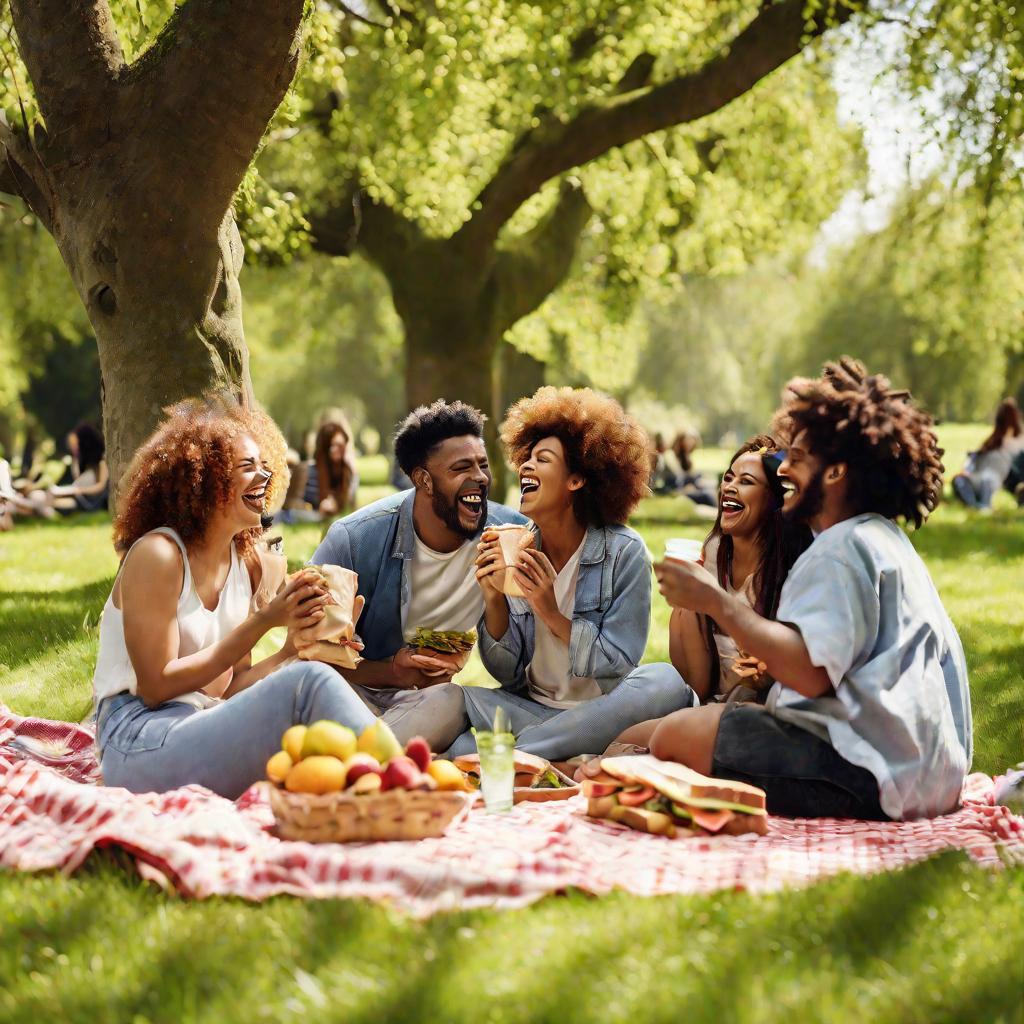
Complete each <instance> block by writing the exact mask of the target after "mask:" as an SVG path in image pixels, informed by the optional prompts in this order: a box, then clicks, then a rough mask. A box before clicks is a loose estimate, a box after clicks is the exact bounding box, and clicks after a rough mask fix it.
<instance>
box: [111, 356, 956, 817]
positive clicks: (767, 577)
mask: <svg viewBox="0 0 1024 1024" xmlns="http://www.w3.org/2000/svg"><path fill="white" fill-rule="evenodd" d="M500 434H501V440H502V442H503V445H504V449H505V453H506V455H507V458H508V460H509V462H510V464H511V465H512V466H513V467H514V468H515V470H516V473H517V474H518V480H519V485H520V488H519V489H520V507H519V510H518V511H517V510H514V509H511V508H508V507H506V506H504V505H501V504H498V503H496V502H494V501H491V500H490V495H489V490H490V487H491V483H492V478H491V471H490V468H489V466H488V461H487V452H486V449H485V446H484V441H483V417H482V416H481V414H480V413H479V412H478V411H477V410H475V409H473V408H472V407H470V406H468V405H465V404H463V403H461V402H457V401H456V402H444V401H437V402H435V403H434V404H432V405H430V406H428V407H421V408H419V409H416V410H415V411H414V412H413V413H411V414H410V415H409V416H408V417H407V418H406V420H405V421H404V422H403V423H402V424H401V425H400V426H399V428H398V431H397V434H396V436H395V439H394V449H395V457H396V460H397V462H398V464H399V465H400V467H401V469H402V470H403V472H404V473H405V474H406V475H407V476H408V478H409V479H410V481H411V483H412V487H411V488H410V489H408V490H405V491H403V492H400V493H397V494H394V495H391V496H389V497H386V498H384V499H382V500H380V501H377V502H374V503H373V504H371V505H368V506H367V507H364V508H362V509H359V510H358V511H355V512H353V513H351V514H349V515H347V516H345V517H344V518H341V519H339V520H337V521H336V522H335V523H334V524H333V525H332V526H331V527H330V529H329V531H328V532H327V534H326V536H325V537H324V539H323V541H322V543H321V544H320V546H319V547H318V548H317V550H316V552H315V553H314V554H313V556H312V559H311V560H310V564H311V565H337V566H342V567H345V568H347V569H350V570H354V571H355V572H356V573H358V580H359V582H358V597H357V598H356V611H355V614H356V616H357V619H358V622H357V630H358V636H359V639H360V641H361V645H362V649H361V655H362V660H361V661H360V662H359V664H358V665H357V666H356V667H355V668H354V669H351V670H346V671H344V672H342V671H339V670H338V669H337V668H335V667H333V666H331V665H328V664H325V663H322V662H319V661H307V660H301V659H298V658H296V639H297V638H300V637H301V635H302V633H303V631H308V630H309V629H310V628H311V627H312V626H315V624H316V623H317V622H318V621H319V619H320V618H321V617H322V616H323V615H324V605H325V602H327V601H329V600H330V598H329V596H328V594H327V592H326V591H325V586H324V583H323V579H322V577H320V576H318V575H317V574H315V573H313V572H311V571H299V572H298V573H295V574H293V575H292V576H291V577H288V578H287V579H286V581H285V582H284V583H283V584H282V585H281V587H280V589H278V590H277V591H276V592H274V593H271V592H269V590H268V587H267V585H266V583H267V574H266V572H265V562H264V560H263V558H262V557H261V551H262V549H263V528H262V526H261V516H264V515H265V514H266V511H267V510H268V509H269V508H274V507H276V505H277V504H280V500H281V495H282V494H283V492H284V488H285V487H286V486H287V479H286V477H287V471H286V468H285V453H286V448H285V444H284V441H283V439H282V437H281V435H280V433H279V431H278V430H277V428H276V427H275V426H274V424H273V422H272V421H271V420H270V419H269V417H267V416H266V415H265V414H264V413H262V412H261V411H259V410H258V409H253V408H248V409H243V408H239V407H235V406H231V405H227V404H220V403H217V402H215V401H204V402H188V403H183V404H181V405H178V406H175V407H173V408H172V409H170V410H169V412H168V416H167V419H166V421H165V422H164V423H163V424H162V425H161V426H160V427H159V428H158V429H157V431H156V432H155V434H154V435H153V436H152V437H151V438H150V439H149V441H148V442H147V443H146V444H145V445H143V446H142V448H141V449H140V450H139V452H138V453H137V455H136V457H135V459H134V461H133V463H132V465H131V467H130V469H129V470H128V472H127V474H126V476H125V477H124V480H123V483H122V487H121V495H120V499H119V502H118V507H117V513H116V516H115V520H114V540H115V546H116V547H117V549H118V551H119V552H120V554H121V557H122V562H121V568H120V571H119V573H118V576H117V578H116V580H115V583H114V586H113V590H112V592H111V594H110V597H109V599H108V601H107V604H106V607H105V609H104V613H103V618H102V623H101V629H100V647H99V656H98V661H97V666H96V673H95V679H94V692H95V700H96V705H97V745H98V748H99V751H100V755H101V761H102V769H103V775H104V779H105V781H106V783H107V784H108V785H114V786H124V787H126V788H128V789H130V790H133V791H151V790H157V791H161V790H167V789H171V788H175V787H178V786H182V785H185V784H189V783H199V784H202V785H204V786H207V787H208V788H210V789H212V790H214V791H216V792H218V793H220V794H222V795H224V796H227V797H231V798H234V797H237V796H238V795H239V794H241V793H242V792H243V791H244V790H245V789H246V788H247V787H248V786H249V785H251V784H252V783H253V782H254V781H256V780H257V779H258V778H260V777H261V776H262V774H263V769H264V765H265V762H266V760H267V758H268V757H269V756H270V755H271V754H272V753H273V752H274V751H275V750H276V749H278V746H279V742H280V736H281V734H282V733H283V732H284V730H285V729H286V728H288V727H289V726H291V725H293V724H297V723H311V722H314V721H316V720H318V719H325V718H326V719H333V720H336V721H339V722H342V723H344V724H346V725H348V726H350V727H351V728H353V729H354V730H356V731H357V732H358V731H360V730H362V729H363V728H365V727H366V726H367V725H369V724H370V723H372V722H373V721H374V719H375V717H381V718H383V719H384V720H385V721H386V722H388V723H389V725H390V726H391V728H392V730H393V731H394V732H395V734H396V735H397V737H398V738H399V739H400V740H402V741H407V740H408V739H409V738H411V737H412V736H414V735H422V736H424V737H426V738H427V740H428V741H429V743H430V745H431V747H432V748H433V749H435V750H439V751H448V753H449V756H456V755H458V754H460V753H465V752H468V751H471V750H472V749H473V748H474V739H473V735H472V732H471V731H470V730H471V728H473V727H476V728H478V729H480V728H484V729H487V728H490V726H491V722H492V721H493V719H494V716H495V712H496V710H497V709H498V708H499V707H500V708H502V709H504V710H505V712H506V713H507V715H508V718H509V720H510V721H511V728H512V731H513V732H514V733H515V735H516V743H517V746H518V747H520V748H521V749H523V750H526V751H528V752H530V753H533V754H537V755H540V756H542V757H544V758H547V759H548V760H551V761H555V762H562V763H566V762H568V763H569V764H568V766H569V767H570V769H571V770H574V771H575V772H576V773H577V775H578V776H585V775H586V774H588V773H589V772H591V771H592V770H594V767H595V766H596V765H597V764H598V763H599V762H598V759H597V757H596V756H595V755H601V754H602V753H604V752H606V751H608V750H612V751H620V750H624V749H638V748H642V749H648V750H650V751H651V752H652V753H653V754H654V755H655V756H657V757H659V758H663V759H666V760H673V761H677V762H680V763H682V764H685V765H687V766H689V767H690V768H693V769H695V770H696V771H698V772H701V773H703V774H705V775H711V776H715V777H719V778H728V779H735V780H740V781H743V782H748V783H752V784H754V785H756V786H759V787H761V788H763V789H764V790H765V792H766V794H767V806H768V809H769V811H770V812H772V813H776V814H782V815H789V816H799V817H813V816H828V817H854V818H869V819H877V820H884V819H910V818H919V817H931V816H935V815H940V814H943V813H945V812H947V811H950V810H952V809H954V808H955V807H956V806H957V805H958V801H959V798H960V792H961V788H962V784H963V781H964V777H965V775H966V772H967V770H968V768H969V765H970V761H971V755H972V738H971V708H970V697H969V691H968V684H967V671H966V665H965V661H964V655H963V650H962V647H961V644H960V640H959V638H958V636H957V633H956V630H955V629H954V627H953V625H952V623H951V622H950V619H949V617H948V615H947V614H946V612H945V610H944V609H943V606H942V602H941V600H940V598H939V595H938V593H937V592H936V589H935V586H934V585H933V583H932V580H931V578H930V577H929V574H928V571H927V569H926V568H925V566H924V563H923V562H922V561H921V559H920V557H919V556H918V555H917V553H916V552H915V550H914V548H913V546H912V544H911V543H910V540H909V539H908V537H907V535H906V533H905V532H904V531H903V529H901V527H900V526H899V525H897V520H903V521H905V523H906V524H908V525H909V526H912V527H915V528H916V527H920V526H921V525H922V524H923V523H924V521H925V519H926V518H927V516H928V514H929V513H930V512H931V511H932V510H933V509H934V508H935V506H936V504H937V503H938V501H939V500H940V495H941V490H942V474H943V467H942V462H941V455H942V452H941V450H940V449H939V447H938V445H937V441H936V435H935V431H934V427H933V423H932V420H931V418H930V417H929V416H928V415H927V414H926V413H925V412H924V411H922V410H921V409H920V408H918V407H917V406H916V405H915V404H914V402H913V401H912V399H911V398H910V396H909V395H908V394H907V393H906V392H903V391H897V390H894V389H892V388H891V387H890V385H889V382H888V381H887V380H886V379H885V378H884V377H881V376H877V375H869V374H868V373H867V372H866V370H865V368H864V367H863V366H862V365H860V364H859V363H856V362H854V361H852V360H846V359H844V360H842V361H841V362H840V363H837V364H829V365H827V366H826V367H825V369H824V372H823V374H822V376H821V377H819V378H817V379H802V378H801V379H796V380H794V381H791V382H790V383H789V385H788V386H787V390H786V392H785V394H784V399H783V404H782V407H781V408H780V410H779V411H778V413H777V415H776V417H775V420H774V422H773V424H772V430H771V434H770V435H768V434H766V435H763V436H758V437H755V438H752V439H751V440H750V441H748V442H747V443H746V444H744V445H743V446H741V448H740V450H739V451H738V452H736V454H735V456H734V457H733V458H732V460H731V462H730V465H729V467H728V470H727V472H726V473H725V475H724V477H723V480H722V483H721V487H720V492H719V496H718V509H717V519H716V520H715V523H714V527H713V529H712V530H711V533H710V535H709V536H708V538H707V540H706V542H705V543H704V545H703V558H702V559H701V560H690V561H688V560H682V559H674V558H665V559H659V560H657V561H656V562H655V564H654V566H653V570H654V571H653V578H652V572H651V568H652V566H651V555H650V553H649V552H648V550H647V547H646V546H645V544H644V542H643V540H642V539H641V537H640V536H639V535H638V534H637V533H636V532H634V531H633V530H632V529H630V527H629V526H628V525H627V522H628V520H629V518H630V515H631V513H632V512H633V511H634V510H635V509H636V507H637V505H638V503H639V502H640V500H641V499H642V498H643V497H644V495H645V494H646V493H648V489H647V484H648V478H649V473H650V464H651V462H650V460H651V446H650V442H649V440H648V439H647V435H646V434H645V432H644V431H643V429H642V428H641V427H640V425H639V424H638V423H637V422H636V421H635V420H633V419H632V418H631V417H630V416H629V415H627V414H626V413H625V412H624V410H623V409H622V408H621V406H619V404H618V403H617V402H615V401H614V400H612V399H611V398H608V397H605V396H602V395H599V394H597V393H595V392H593V391H591V390H589V389H571V388H554V387H544V388H541V389H540V390H539V391H538V392H537V393H536V394H535V395H533V396H532V397H530V398H525V399H523V400H521V401H519V402H517V403H516V404H515V405H513V406H512V408H511V409H510V410H509V411H508V413H507V416H506V419H505V421H504V423H502V424H501V430H500ZM506 524H520V525H525V526H529V528H530V529H531V530H532V531H533V541H534V543H533V544H532V545H531V546H528V547H524V548H522V549H521V552H520V554H519V556H518V561H517V562H516V564H515V567H514V568H513V569H512V570H510V571H511V572H512V574H513V576H514V578H515V580H516V583H517V589H518V591H519V593H521V594H522V596H509V595H508V594H507V593H506V590H507V587H502V586H501V585H499V583H498V580H499V578H500V577H501V575H502V574H503V573H504V572H505V571H508V570H506V569H505V568H504V565H505V563H504V562H503V560H502V558H501V556H500V554H499V544H498V541H497V539H496V536H495V533H494V532H492V530H493V528H494V527H499V526H502V525H506ZM655 580H656V582H657V585H658V588H659V590H660V593H661V596H662V598H663V599H664V600H665V601H667V602H668V604H669V605H670V606H671V609H672V611H671V619H670V625H669V636H668V648H669V652H670V662H669V663H663V664H645V665H641V664H640V661H641V657H642V656H643V654H644V651H645V648H646V646H647V640H648V632H649V629H650V620H651V601H652V590H653V584H654V581H655ZM274 627H285V629H286V630H287V639H286V640H285V642H284V644H283V646H282V647H281V649H280V650H279V651H277V652H276V653H275V654H272V655H271V656H270V657H267V658H265V659H263V660H262V661H259V662H257V663H255V664H254V663H253V661H252V651H253V648H254V647H255V646H256V645H257V643H258V642H259V641H260V639H261V638H262V637H263V636H264V635H265V634H266V633H267V632H268V631H269V630H271V629H272V628H274ZM419 628H426V629H430V630H446V631H447V630H455V631H467V630H471V629H475V630H476V631H477V634H478V638H479V639H478V647H479V653H480V657H481V659H482V662H483V665H484V667H485V668H486V669H487V671H488V672H489V673H490V675H491V676H492V677H493V678H494V680H495V681H496V682H497V684H498V686H497V687H496V688H486V687H480V686H461V685H459V684H458V683H454V682H452V671H453V669H452V666H451V664H450V663H449V662H447V661H442V660H437V659H435V658H433V657H431V656H430V654H429V653H424V652H423V651H422V650H418V649H416V648H413V647H410V645H409V641H410V639H411V638H412V636H413V634H414V633H415V632H416V630H417V629H419Z"/></svg>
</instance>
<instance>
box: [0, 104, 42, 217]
mask: <svg viewBox="0 0 1024 1024" xmlns="http://www.w3.org/2000/svg"><path fill="white" fill-rule="evenodd" d="M51 191H52V190H51V188H50V185H49V181H48V177H47V174H46V170H45V168H44V167H43V165H42V163H41V162H40V160H39V157H38V155H37V154H36V153H35V151H34V150H33V149H32V145H31V143H30V142H28V141H27V140H24V139H23V138H22V137H21V136H19V135H18V134H16V133H15V132H14V131H13V130H12V129H11V127H10V125H9V124H8V123H7V118H6V117H4V115H3V112H2V111H0V192H4V193H6V194H7V195H12V196H17V197H18V198H20V199H22V200H24V202H25V205H26V206H28V208H29V209H30V210H31V211H32V212H33V213H34V214H35V215H36V216H37V217H38V218H39V220H40V221H41V222H42V224H43V226H44V227H45V228H46V229H47V230H48V231H49V230H50V229H51V227H52V224H53V204H52V201H51Z"/></svg>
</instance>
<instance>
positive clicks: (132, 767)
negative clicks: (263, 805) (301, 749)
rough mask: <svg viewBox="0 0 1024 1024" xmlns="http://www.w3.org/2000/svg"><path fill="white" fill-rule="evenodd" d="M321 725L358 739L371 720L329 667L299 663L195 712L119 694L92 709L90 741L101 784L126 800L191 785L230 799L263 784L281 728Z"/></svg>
mask: <svg viewBox="0 0 1024 1024" xmlns="http://www.w3.org/2000/svg"><path fill="white" fill-rule="evenodd" d="M321 718H328V719H331V720H333V721H336V722H341V723H342V724H343V725H347V726H349V727H350V728H351V729H353V730H355V732H357V733H359V732H361V731H362V730H363V729H365V728H366V727H367V726H368V725H370V724H371V723H372V722H373V720H374V717H373V714H372V713H371V712H370V710H369V709H368V708H367V707H366V705H365V704H364V703H363V702H362V701H361V700H360V699H359V698H358V697H357V696H356V694H355V693H353V692H352V688H351V687H350V686H349V684H348V683H346V682H345V680H344V679H342V677H341V676H340V675H339V674H338V673H337V672H336V671H335V670H334V669H333V668H331V667H330V666H329V665H324V664H322V663H321V662H317V661H300V662H294V663H293V664H291V665H286V666H285V667H284V668H280V669H278V670H277V671H276V672H272V673H271V674H270V675H269V676H267V677H266V678H264V679H261V680H260V681H259V682H258V683H254V684H253V685H252V686H250V687H249V688H248V689H246V690H242V692H241V693H238V694H236V695H235V696H234V697H231V698H230V699H228V700H226V701H224V702H223V703H221V704H217V705H216V706H214V707H212V708H206V709H205V710H200V709H198V708H195V707H193V706H192V705H190V704H182V703H181V702H180V701H167V702H166V703H164V704H161V705H160V706H159V707H155V708H152V709H151V708H148V707H146V704H145V702H144V701H143V700H142V698H141V697H135V696H132V695H131V694H129V693H119V694H117V695H116V696H114V697H107V698H106V699H105V700H103V701H101V702H100V706H99V709H98V712H97V716H96V742H97V745H98V746H99V748H100V751H101V754H100V760H101V765H102V768H103V780H104V782H105V783H106V785H108V786H123V787H124V788H125V789H129V790H131V791H132V792H133V793H149V792H158V793H160V792H163V791H165V790H168V789H177V788H178V787H179V786H186V785H189V784H190V783H198V784H199V785H200V786H205V787H206V788H207V789H212V790H213V791H214V792H215V793H219V794H220V795H221V796H225V797H227V798H228V799H230V800H234V799H235V798H236V797H239V796H241V795H242V793H244V792H245V790H246V789H248V788H249V786H251V785H252V783H254V782H256V781H257V780H258V779H262V778H265V775H266V770H265V769H266V763H267V760H268V758H269V757H270V756H271V754H274V753H276V752H277V751H278V750H280V749H281V734H282V733H283V732H284V731H285V729H287V728H288V727H289V726H292V725H297V724H300V723H301V724H305V725H308V724H310V723H311V722H316V721H319V720H320V719H321Z"/></svg>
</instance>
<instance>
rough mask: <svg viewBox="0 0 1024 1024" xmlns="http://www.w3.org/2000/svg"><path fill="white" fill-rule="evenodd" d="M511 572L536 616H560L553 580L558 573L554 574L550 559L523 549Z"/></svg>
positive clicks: (533, 551)
mask: <svg viewBox="0 0 1024 1024" xmlns="http://www.w3.org/2000/svg"><path fill="white" fill-rule="evenodd" d="M513 572H514V573H515V578H516V580H517V581H518V583H519V585H520V586H521V587H522V588H523V595H524V596H525V598H526V601H527V602H528V604H529V605H530V607H531V608H532V609H533V611H534V613H535V614H536V615H539V616H540V617H541V618H547V617H549V616H552V615H560V614H561V613H560V612H559V610H558V602H557V601H556V600H555V579H556V577H557V576H558V573H556V572H555V567H554V566H553V565H552V564H551V559H550V558H548V556H547V555H545V554H544V552H543V551H537V550H536V549H535V548H524V549H523V550H522V551H520V552H519V561H518V562H517V563H516V567H515V569H513Z"/></svg>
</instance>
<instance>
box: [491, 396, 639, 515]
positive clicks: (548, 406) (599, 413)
mask: <svg viewBox="0 0 1024 1024" xmlns="http://www.w3.org/2000/svg"><path fill="white" fill-rule="evenodd" d="M545 437H557V438H558V439H559V440H560V441H561V442H562V444H563V446H564V447H565V454H566V459H567V461H568V464H569V469H570V471H571V472H573V473H579V474H580V475H581V476H582V477H583V478H584V480H585V481H586V483H585V484H584V485H583V487H582V488H581V489H580V490H579V491H577V492H576V517H577V518H578V519H579V520H580V521H581V522H585V523H591V524H593V525H595V526H607V525H611V524H614V523H625V522H626V520H627V519H629V516H630V514H631V513H632V511H633V509H635V508H636V506H637V504H638V503H639V502H640V499H641V498H644V497H646V496H647V495H648V494H649V493H650V491H649V489H648V487H647V481H648V478H649V476H650V472H651V456H652V454H653V449H652V447H651V441H650V438H649V437H648V436H647V432H646V431H645V430H644V428H643V427H641V426H640V424H639V423H638V422H637V421H636V420H635V419H633V417H632V416H630V415H629V414H628V413H627V412H626V411H625V410H624V409H623V408H622V406H621V405H619V403H618V402H616V401H615V399H614V398H609V397H608V396H607V395H601V394H598V393H597V392H596V391H592V390H591V389H590V388H569V387H564V388H555V387H543V388H540V389H539V390H538V391H537V392H536V394H534V395H533V397H532V398H522V399H520V400H519V401H518V402H516V403H515V405H513V406H512V407H511V408H510V409H509V411H508V413H507V414H506V416H505V422H504V423H502V425H501V441H502V444H503V445H504V446H505V452H506V454H507V455H508V459H509V461H510V462H511V463H512V465H513V466H515V467H516V468H518V467H519V466H521V465H522V464H523V463H524V462H526V460H527V459H528V458H529V457H530V452H531V450H532V449H533V446H534V445H535V444H536V443H537V442H538V441H540V440H541V439H542V438H545Z"/></svg>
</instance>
